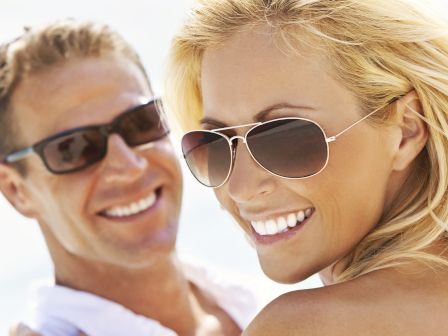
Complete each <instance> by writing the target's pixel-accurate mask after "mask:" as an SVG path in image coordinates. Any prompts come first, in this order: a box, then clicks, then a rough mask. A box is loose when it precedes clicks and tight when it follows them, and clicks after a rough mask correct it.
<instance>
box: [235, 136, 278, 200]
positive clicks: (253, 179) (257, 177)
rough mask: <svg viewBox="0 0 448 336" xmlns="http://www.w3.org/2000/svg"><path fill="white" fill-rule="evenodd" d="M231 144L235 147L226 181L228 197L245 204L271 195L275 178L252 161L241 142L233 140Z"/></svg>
mask: <svg viewBox="0 0 448 336" xmlns="http://www.w3.org/2000/svg"><path fill="white" fill-rule="evenodd" d="M236 141H238V145H237V144H236ZM233 144H234V146H235V145H237V146H236V148H235V157H234V161H233V169H232V172H231V174H230V176H229V180H228V181H227V188H228V192H229V196H230V197H231V198H232V199H233V200H234V201H235V202H237V203H245V202H248V201H250V200H252V199H253V198H256V197H258V196H261V195H267V194H269V193H271V192H272V191H273V189H274V187H275V177H274V176H273V175H272V174H270V173H269V172H267V171H266V170H265V169H264V168H263V167H261V166H260V165H259V164H258V163H257V162H256V161H255V160H254V159H253V157H252V155H251V154H250V152H249V150H248V148H247V146H246V144H245V143H244V142H243V140H241V139H239V140H234V143H233Z"/></svg>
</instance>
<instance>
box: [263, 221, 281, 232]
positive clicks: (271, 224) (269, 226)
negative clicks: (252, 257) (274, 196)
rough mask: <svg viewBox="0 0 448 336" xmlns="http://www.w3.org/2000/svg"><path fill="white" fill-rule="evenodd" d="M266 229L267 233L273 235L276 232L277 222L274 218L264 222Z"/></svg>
mask: <svg viewBox="0 0 448 336" xmlns="http://www.w3.org/2000/svg"><path fill="white" fill-rule="evenodd" d="M266 231H267V234H269V235H274V234H276V233H277V232H278V231H277V223H276V222H275V220H272V219H271V220H268V221H267V222H266Z"/></svg>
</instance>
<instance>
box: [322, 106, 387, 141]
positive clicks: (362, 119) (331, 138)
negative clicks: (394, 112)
mask: <svg viewBox="0 0 448 336" xmlns="http://www.w3.org/2000/svg"><path fill="white" fill-rule="evenodd" d="M380 109H381V108H378V109H376V110H373V111H372V112H370V113H368V114H366V115H365V116H364V117H362V118H361V119H359V120H358V121H356V122H354V123H353V124H351V125H350V126H348V127H347V128H345V129H343V130H342V131H340V132H339V133H338V134H336V135H333V136H331V137H328V138H326V139H325V141H327V142H333V141H335V140H336V139H337V138H338V137H339V136H340V135H342V134H344V133H345V132H347V131H349V130H350V129H352V128H353V127H355V126H356V125H358V124H359V123H360V122H362V121H364V120H366V119H367V118H368V117H370V116H371V115H372V114H374V113H376V112H378V111H379V110H380Z"/></svg>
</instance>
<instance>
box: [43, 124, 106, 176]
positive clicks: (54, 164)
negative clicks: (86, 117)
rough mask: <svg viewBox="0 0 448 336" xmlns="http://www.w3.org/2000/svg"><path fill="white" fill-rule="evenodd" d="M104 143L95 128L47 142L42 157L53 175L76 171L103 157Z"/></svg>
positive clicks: (104, 140) (102, 137)
mask: <svg viewBox="0 0 448 336" xmlns="http://www.w3.org/2000/svg"><path fill="white" fill-rule="evenodd" d="M106 141H107V138H106V137H104V136H103V135H101V133H100V132H99V130H98V129H97V128H91V129H85V130H82V131H76V132H73V133H71V134H68V135H65V136H62V137H58V138H57V139H54V140H52V141H49V142H48V143H47V144H46V145H45V147H44V148H43V156H44V157H45V161H46V164H47V166H48V168H50V170H51V171H53V172H54V173H65V172H69V171H73V170H78V169H80V168H83V167H85V166H88V165H89V164H91V163H93V162H96V161H98V160H100V159H101V158H102V157H103V156H104V154H105V152H106Z"/></svg>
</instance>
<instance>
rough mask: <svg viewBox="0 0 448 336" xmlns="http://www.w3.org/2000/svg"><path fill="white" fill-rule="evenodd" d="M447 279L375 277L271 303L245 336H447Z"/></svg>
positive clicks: (421, 275) (389, 273) (439, 275)
mask: <svg viewBox="0 0 448 336" xmlns="http://www.w3.org/2000/svg"><path fill="white" fill-rule="evenodd" d="M446 279H448V278H447V274H446V273H445V274H443V273H437V272H435V271H434V273H433V274H431V272H428V273H425V274H424V273H412V274H408V273H406V272H403V271H396V270H391V271H386V272H377V273H375V274H373V273H372V274H370V275H366V276H363V277H361V278H358V279H355V280H352V281H348V282H345V283H341V284H337V285H332V286H326V287H322V288H316V289H310V290H300V291H293V292H289V293H286V294H283V295H282V296H280V297H278V298H277V299H275V300H273V301H272V302H271V303H270V304H269V305H267V306H266V307H265V308H264V309H263V310H262V311H261V312H260V314H259V315H258V316H257V317H256V318H255V319H254V321H253V322H252V323H251V325H250V326H249V327H248V329H247V330H246V331H245V332H244V335H245V336H254V335H256V336H263V335H282V336H288V335H300V336H314V335H319V336H321V335H332V336H339V335H341V336H342V335H343V336H346V335H362V336H370V335H371V336H378V335H381V336H388V335H391V336H392V335H394V336H395V335H407V336H412V335H419V336H420V335H448V324H447V323H446V312H447V311H448V294H447V293H448V284H447V283H448V281H446Z"/></svg>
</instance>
